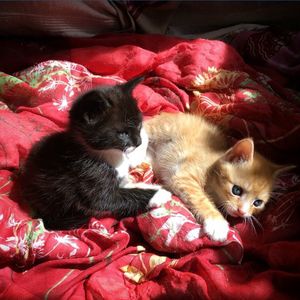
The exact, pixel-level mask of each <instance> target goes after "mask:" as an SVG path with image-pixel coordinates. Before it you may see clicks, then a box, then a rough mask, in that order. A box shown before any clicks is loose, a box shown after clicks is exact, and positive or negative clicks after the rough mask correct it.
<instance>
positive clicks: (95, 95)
mask: <svg viewBox="0 0 300 300" xmlns="http://www.w3.org/2000/svg"><path fill="white" fill-rule="evenodd" d="M111 106H112V104H111V103H110V101H109V100H108V99H105V98H104V97H102V96H101V95H100V93H99V91H97V90H91V91H89V92H87V93H85V94H83V95H82V96H81V97H80V98H78V100H77V101H76V102H75V103H74V104H73V106H72V108H71V110H70V118H71V119H73V120H74V121H79V122H83V123H86V124H89V125H94V124H96V123H97V122H99V121H100V120H102V119H103V117H104V115H105V114H106V113H107V111H108V110H109V109H110V108H111Z"/></svg>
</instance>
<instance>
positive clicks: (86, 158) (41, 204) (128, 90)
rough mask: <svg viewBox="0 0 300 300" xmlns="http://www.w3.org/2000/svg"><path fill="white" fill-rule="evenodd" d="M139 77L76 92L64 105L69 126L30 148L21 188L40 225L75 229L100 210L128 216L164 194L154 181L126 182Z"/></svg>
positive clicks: (137, 116) (135, 132)
mask: <svg viewBox="0 0 300 300" xmlns="http://www.w3.org/2000/svg"><path fill="white" fill-rule="evenodd" d="M139 81H140V79H134V80H132V81H129V82H127V83H126V84H123V85H117V86H111V87H100V88H96V89H93V90H91V91H89V92H87V93H86V94H84V95H82V96H81V97H79V98H78V99H77V100H76V101H75V102H74V104H73V106H72V108H71V110H70V114H69V117H70V124H69V128H68V129H67V130H66V131H64V132H60V133H55V134H52V135H50V136H48V137H46V138H44V139H42V140H41V141H40V142H38V143H37V144H36V145H35V146H34V147H33V148H32V150H31V152H30V154H29V156H28V159H27V161H26V163H25V166H24V171H23V173H22V174H21V178H20V180H21V188H22V192H23V196H24V198H25V200H26V201H27V202H28V203H29V205H30V206H31V208H32V209H33V210H34V212H35V217H38V218H42V219H43V221H44V224H45V227H46V228H48V229H72V228H78V227H80V226H82V225H83V224H85V223H86V222H87V221H88V219H89V218H90V217H91V216H95V217H99V216H102V215H103V212H106V211H109V212H111V213H113V214H114V215H115V216H116V217H126V216H133V215H136V214H137V213H139V212H143V211H145V210H146V209H147V206H148V204H149V201H150V200H151V199H154V198H155V199H157V196H159V197H161V196H163V197H164V196H169V195H168V194H167V193H168V192H166V191H165V190H162V189H160V190H159V189H158V188H157V186H156V187H154V186H153V187H152V186H151V185H149V186H147V185H144V186H143V185H141V186H142V187H143V188H144V189H141V188H139V187H140V186H139V184H136V185H134V184H126V182H127V181H126V175H127V173H128V167H129V162H127V159H126V153H129V152H132V150H133V149H135V148H136V147H138V146H139V145H140V144H141V135H140V131H141V127H142V115H141V112H140V111H139V109H138V107H137V105H136V101H135V100H134V99H133V97H132V90H133V88H134V87H135V85H136V84H137V83H138V82H139ZM133 153H134V152H133ZM131 155H132V154H131ZM124 179H125V180H124ZM126 187H127V188H126ZM130 187H131V188H130ZM151 187H152V188H151ZM161 192H165V194H164V193H161ZM159 193H161V195H159ZM154 196H155V197H154ZM153 197H154V198H153ZM155 201H156V200H155Z"/></svg>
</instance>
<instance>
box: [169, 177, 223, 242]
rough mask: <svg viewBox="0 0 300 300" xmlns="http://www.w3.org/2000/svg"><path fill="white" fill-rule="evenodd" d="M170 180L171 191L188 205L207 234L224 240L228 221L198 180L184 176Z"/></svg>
mask: <svg viewBox="0 0 300 300" xmlns="http://www.w3.org/2000/svg"><path fill="white" fill-rule="evenodd" d="M172 181H173V182H172V187H171V189H172V191H173V193H174V194H177V196H178V197H180V198H181V199H182V200H183V201H184V202H185V203H186V204H187V205H188V207H189V208H190V210H191V211H192V213H193V214H194V216H195V218H196V219H197V221H198V222H199V223H202V224H203V230H204V232H205V233H206V234H207V236H208V237H209V238H210V239H211V240H213V241H216V242H223V241H225V240H226V239H227V235H228V232H229V225H228V222H227V221H226V220H225V219H224V217H223V215H222V214H221V213H220V211H219V210H218V209H217V208H216V207H215V205H214V204H213V202H212V200H210V199H209V197H208V195H207V194H206V193H205V191H203V190H202V189H201V187H200V186H199V184H198V182H196V181H194V180H191V178H186V177H183V178H180V177H177V178H176V179H175V180H174V179H173V180H172Z"/></svg>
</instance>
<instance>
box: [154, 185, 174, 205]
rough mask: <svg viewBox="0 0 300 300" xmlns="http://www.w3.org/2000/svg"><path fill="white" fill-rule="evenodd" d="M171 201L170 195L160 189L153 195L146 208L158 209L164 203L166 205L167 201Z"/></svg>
mask: <svg viewBox="0 0 300 300" xmlns="http://www.w3.org/2000/svg"><path fill="white" fill-rule="evenodd" d="M171 199H172V194H171V193H170V192H169V191H167V190H165V189H163V188H161V189H160V190H158V191H157V192H156V193H155V195H154V196H153V197H152V198H151V200H150V201H149V203H148V207H149V208H152V207H159V206H161V205H163V204H165V203H167V202H168V201H170V200H171Z"/></svg>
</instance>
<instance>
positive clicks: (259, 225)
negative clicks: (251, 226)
mask: <svg viewBox="0 0 300 300" xmlns="http://www.w3.org/2000/svg"><path fill="white" fill-rule="evenodd" d="M250 218H251V219H252V220H254V221H255V223H256V224H257V225H258V227H259V228H260V229H261V230H264V228H263V226H262V225H261V223H260V222H259V221H258V219H257V218H256V217H255V216H251V217H250Z"/></svg>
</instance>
